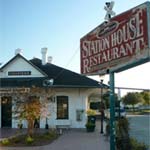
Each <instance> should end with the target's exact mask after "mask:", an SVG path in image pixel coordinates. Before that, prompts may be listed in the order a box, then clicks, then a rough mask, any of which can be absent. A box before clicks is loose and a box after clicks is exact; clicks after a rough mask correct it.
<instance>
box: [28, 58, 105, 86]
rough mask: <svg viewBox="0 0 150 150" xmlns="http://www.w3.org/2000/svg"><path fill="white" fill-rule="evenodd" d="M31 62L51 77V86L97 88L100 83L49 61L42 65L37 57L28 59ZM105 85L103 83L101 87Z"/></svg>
mask: <svg viewBox="0 0 150 150" xmlns="http://www.w3.org/2000/svg"><path fill="white" fill-rule="evenodd" d="M30 61H31V63H32V64H34V65H35V66H37V67H38V68H40V69H41V70H42V71H43V72H45V73H46V74H47V75H48V78H49V79H53V80H54V83H53V87H74V88H75V87H89V88H90V87H91V88H99V87H101V86H102V85H100V84H99V82H98V81H96V80H93V79H90V78H88V77H86V76H83V75H81V74H78V73H75V72H72V71H70V70H67V69H65V68H62V67H59V66H56V65H54V64H51V63H47V64H46V65H42V61H41V60H40V59H38V58H34V59H32V60H30ZM104 86H105V87H106V85H104V84H103V87H104Z"/></svg>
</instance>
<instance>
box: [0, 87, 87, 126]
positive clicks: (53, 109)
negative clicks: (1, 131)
mask: <svg viewBox="0 0 150 150" xmlns="http://www.w3.org/2000/svg"><path fill="white" fill-rule="evenodd" d="M54 93H55V101H53V102H49V104H48V105H49V106H48V109H49V112H50V117H48V125H49V127H52V128H55V127H56V126H57V125H58V126H59V125H61V126H69V127H70V128H85V124H86V119H87V115H86V110H87V108H88V107H87V106H88V105H87V103H88V95H89V91H88V90H87V89H78V88H75V89H73V88H72V89H68V88H66V89H65V88H63V89H55V92H54ZM57 96H68V100H69V105H68V107H69V109H68V111H69V119H67V120H66V119H58V120H57ZM14 100H15V98H12V104H13V105H14ZM0 109H1V105H0ZM12 110H14V107H13V106H12ZM77 111H81V112H82V113H81V120H77ZM0 112H1V111H0ZM0 121H1V113H0ZM18 123H19V120H17V119H16V118H14V116H13V115H12V128H18ZM22 123H23V128H27V122H26V121H25V120H23V121H22ZM45 123H46V118H40V128H45ZM0 127H1V123H0Z"/></svg>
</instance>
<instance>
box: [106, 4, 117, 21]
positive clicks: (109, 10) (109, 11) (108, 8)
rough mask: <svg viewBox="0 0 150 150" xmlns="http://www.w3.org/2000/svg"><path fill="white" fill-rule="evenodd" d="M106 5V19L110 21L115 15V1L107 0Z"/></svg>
mask: <svg viewBox="0 0 150 150" xmlns="http://www.w3.org/2000/svg"><path fill="white" fill-rule="evenodd" d="M105 4H106V6H105V7H104V9H105V10H106V15H105V20H106V21H109V20H110V18H111V16H115V14H116V13H115V12H114V11H113V10H112V9H113V7H114V4H115V2H114V1H111V2H106V3H105Z"/></svg>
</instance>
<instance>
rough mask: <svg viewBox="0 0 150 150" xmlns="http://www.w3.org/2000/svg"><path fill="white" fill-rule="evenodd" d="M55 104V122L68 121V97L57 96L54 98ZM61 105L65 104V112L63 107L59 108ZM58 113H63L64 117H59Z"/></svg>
mask: <svg viewBox="0 0 150 150" xmlns="http://www.w3.org/2000/svg"><path fill="white" fill-rule="evenodd" d="M56 103H57V113H56V115H57V116H56V118H57V120H68V119H69V97H68V96H62V95H61V96H57V97H56ZM63 104H67V107H66V110H65V109H64V108H63V106H60V105H63ZM59 107H61V108H59ZM60 111H64V115H62V116H60V114H59V113H60ZM65 111H66V112H65ZM65 113H66V114H65Z"/></svg>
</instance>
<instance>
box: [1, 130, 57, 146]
mask: <svg viewBox="0 0 150 150" xmlns="http://www.w3.org/2000/svg"><path fill="white" fill-rule="evenodd" d="M57 138H58V134H57V132H56V131H55V130H49V131H47V132H44V133H35V134H34V135H33V136H32V137H30V136H28V135H26V134H24V135H18V136H15V137H12V138H5V139H4V140H2V141H1V142H0V146H12V147H17V146H42V145H47V144H50V143H51V142H53V141H54V140H56V139H57Z"/></svg>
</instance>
